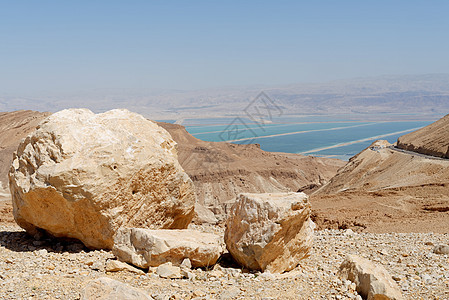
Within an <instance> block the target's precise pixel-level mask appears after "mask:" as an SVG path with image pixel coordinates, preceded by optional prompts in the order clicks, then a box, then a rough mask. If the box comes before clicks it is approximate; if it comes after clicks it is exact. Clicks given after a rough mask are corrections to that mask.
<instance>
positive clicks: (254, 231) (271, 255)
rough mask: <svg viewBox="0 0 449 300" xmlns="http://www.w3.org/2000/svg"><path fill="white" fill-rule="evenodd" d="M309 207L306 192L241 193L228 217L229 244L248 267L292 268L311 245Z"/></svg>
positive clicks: (227, 245) (277, 269)
mask: <svg viewBox="0 0 449 300" xmlns="http://www.w3.org/2000/svg"><path fill="white" fill-rule="evenodd" d="M310 211H311V208H310V203H309V201H308V198H307V195H306V194H304V193H265V194H240V195H239V196H238V198H237V201H236V202H235V204H234V205H233V206H232V208H231V211H230V213H229V216H228V219H227V221H226V231H225V243H226V247H227V248H228V250H229V253H231V255H232V256H233V257H234V259H235V260H236V261H237V262H238V263H240V264H241V265H243V266H245V267H246V268H248V269H252V270H261V271H265V270H268V271H270V272H271V273H282V272H284V271H290V270H292V269H293V268H295V267H296V266H297V265H298V263H299V261H300V260H301V259H303V258H305V257H307V256H308V254H309V251H310V249H311V246H312V241H313V229H314V227H315V225H314V223H313V222H312V221H311V220H310Z"/></svg>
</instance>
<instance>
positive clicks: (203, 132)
mask: <svg viewBox="0 0 449 300" xmlns="http://www.w3.org/2000/svg"><path fill="white" fill-rule="evenodd" d="M374 119H375V118H374ZM383 119H385V118H383ZM395 119H396V120H397V119H398V118H395ZM435 120H436V118H435ZM435 120H434V118H432V120H424V121H421V120H420V121H413V120H409V118H408V119H405V120H400V119H399V120H397V121H376V120H373V118H366V117H364V116H357V115H351V116H303V117H288V118H272V123H265V124H264V123H260V122H259V123H256V122H254V121H251V120H250V119H248V118H220V119H200V120H193V119H192V120H186V122H185V123H184V124H183V125H185V126H186V129H187V131H188V132H190V133H191V134H192V135H193V136H195V137H197V138H199V139H201V140H204V141H212V142H221V141H226V142H233V143H238V144H248V143H257V144H260V147H261V149H263V150H265V151H272V152H287V153H302V154H305V155H314V156H323V157H336V158H340V159H344V160H348V159H349V158H350V157H352V156H354V155H356V154H357V153H359V152H360V151H362V150H363V149H365V148H366V147H368V146H369V145H370V144H371V143H372V142H373V141H375V140H378V139H384V140H388V141H389V142H390V143H394V142H395V141H396V140H397V138H398V137H399V136H401V135H404V134H406V133H408V132H411V131H414V130H417V129H419V128H422V127H424V126H427V125H429V124H431V123H432V122H434V121H435Z"/></svg>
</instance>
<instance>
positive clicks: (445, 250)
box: [433, 244, 449, 254]
mask: <svg viewBox="0 0 449 300" xmlns="http://www.w3.org/2000/svg"><path fill="white" fill-rule="evenodd" d="M433 253H435V254H449V246H448V245H444V244H441V245H436V246H435V247H434V248H433Z"/></svg>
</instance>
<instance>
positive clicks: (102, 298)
mask: <svg viewBox="0 0 449 300" xmlns="http://www.w3.org/2000/svg"><path fill="white" fill-rule="evenodd" d="M111 299H117V300H118V299H120V300H150V299H153V298H152V297H150V296H149V295H147V294H146V293H145V292H144V291H142V290H140V289H136V288H133V287H132V286H130V285H128V284H126V283H123V282H121V281H118V280H114V279H111V278H108V277H100V278H98V279H94V280H90V281H88V282H87V284H86V286H85V287H84V289H83V290H82V292H81V300H111Z"/></svg>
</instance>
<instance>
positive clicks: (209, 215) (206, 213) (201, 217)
mask: <svg viewBox="0 0 449 300" xmlns="http://www.w3.org/2000/svg"><path fill="white" fill-rule="evenodd" d="M193 222H194V223H195V224H216V223H217V222H218V219H217V217H215V214H214V213H213V212H212V211H211V210H210V209H208V208H206V207H204V206H203V205H201V204H199V203H195V214H194V216H193Z"/></svg>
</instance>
